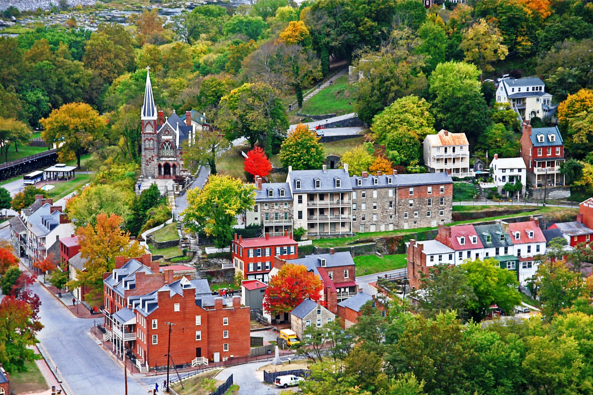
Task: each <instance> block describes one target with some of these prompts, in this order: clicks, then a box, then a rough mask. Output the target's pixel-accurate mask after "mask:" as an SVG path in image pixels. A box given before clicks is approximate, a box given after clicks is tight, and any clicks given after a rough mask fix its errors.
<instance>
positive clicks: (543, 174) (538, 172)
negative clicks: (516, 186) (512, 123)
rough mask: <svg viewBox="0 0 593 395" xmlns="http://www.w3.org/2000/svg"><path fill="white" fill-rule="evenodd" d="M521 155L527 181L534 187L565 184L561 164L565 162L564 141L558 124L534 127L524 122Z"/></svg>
mask: <svg viewBox="0 0 593 395" xmlns="http://www.w3.org/2000/svg"><path fill="white" fill-rule="evenodd" d="M520 141H521V157H522V158H523V160H524V161H525V166H526V168H527V181H529V182H530V183H531V185H532V186H533V187H534V188H541V187H544V186H546V184H547V186H548V187H555V186H564V175H563V174H561V173H560V165H561V164H562V163H563V162H564V160H565V159H564V142H563V140H562V135H561V134H560V131H559V130H558V127H557V126H554V127H549V128H532V127H531V125H530V124H529V121H524V122H523V134H522V135H521V140H520Z"/></svg>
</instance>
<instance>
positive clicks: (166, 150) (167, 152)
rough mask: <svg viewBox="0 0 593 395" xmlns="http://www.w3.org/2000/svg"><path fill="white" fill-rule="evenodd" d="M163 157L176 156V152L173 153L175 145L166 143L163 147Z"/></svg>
mask: <svg viewBox="0 0 593 395" xmlns="http://www.w3.org/2000/svg"><path fill="white" fill-rule="evenodd" d="M161 156H175V151H173V145H172V144H171V142H170V141H165V142H164V143H163V145H162V146H161Z"/></svg>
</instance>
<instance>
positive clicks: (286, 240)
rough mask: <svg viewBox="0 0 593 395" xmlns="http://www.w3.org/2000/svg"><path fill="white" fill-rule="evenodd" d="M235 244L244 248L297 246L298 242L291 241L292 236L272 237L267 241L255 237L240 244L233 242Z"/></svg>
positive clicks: (263, 238) (236, 241) (237, 241)
mask: <svg viewBox="0 0 593 395" xmlns="http://www.w3.org/2000/svg"><path fill="white" fill-rule="evenodd" d="M233 243H237V244H238V245H240V246H241V247H243V248H248V247H270V246H285V245H297V242H296V241H294V240H293V239H291V238H290V236H270V237H268V238H267V239H266V238H265V237H253V238H251V239H243V241H242V242H239V240H238V239H237V240H233Z"/></svg>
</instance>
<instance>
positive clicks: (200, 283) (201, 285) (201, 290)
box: [191, 279, 212, 296]
mask: <svg viewBox="0 0 593 395" xmlns="http://www.w3.org/2000/svg"><path fill="white" fill-rule="evenodd" d="M191 283H192V284H193V286H194V287H196V296H198V295H209V294H211V293H212V291H211V290H210V285H209V284H208V280H206V279H198V280H191Z"/></svg>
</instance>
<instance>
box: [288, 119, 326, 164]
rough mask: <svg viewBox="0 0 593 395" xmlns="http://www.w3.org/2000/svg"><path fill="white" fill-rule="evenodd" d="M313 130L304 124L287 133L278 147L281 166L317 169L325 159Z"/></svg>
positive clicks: (318, 138) (322, 149) (321, 146)
mask: <svg viewBox="0 0 593 395" xmlns="http://www.w3.org/2000/svg"><path fill="white" fill-rule="evenodd" d="M319 140H320V137H317V135H316V134H315V132H314V131H312V130H309V127H308V126H307V125H304V124H299V125H297V127H296V128H295V129H294V130H292V131H290V132H289V133H288V137H287V138H286V139H285V140H284V141H283V142H282V148H281V149H280V162H282V166H284V167H288V166H292V168H293V170H311V169H319V168H321V165H322V164H323V162H324V161H325V151H324V148H323V145H321V144H320V143H319Z"/></svg>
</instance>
